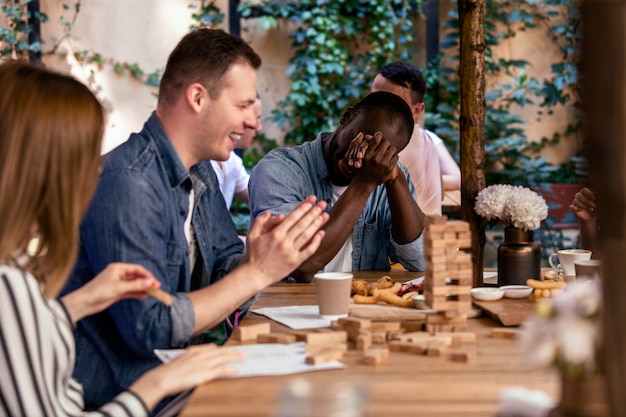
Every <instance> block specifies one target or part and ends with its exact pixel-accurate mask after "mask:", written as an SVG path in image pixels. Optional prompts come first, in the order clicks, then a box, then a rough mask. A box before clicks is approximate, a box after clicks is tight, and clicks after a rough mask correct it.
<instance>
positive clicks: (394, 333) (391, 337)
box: [387, 329, 404, 341]
mask: <svg viewBox="0 0 626 417" xmlns="http://www.w3.org/2000/svg"><path fill="white" fill-rule="evenodd" d="M403 333H404V329H398V330H388V331H387V340H388V341H389V340H394V339H395V338H396V337H398V336H400V335H401V334H403Z"/></svg>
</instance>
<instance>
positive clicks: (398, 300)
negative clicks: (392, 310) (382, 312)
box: [378, 291, 413, 307]
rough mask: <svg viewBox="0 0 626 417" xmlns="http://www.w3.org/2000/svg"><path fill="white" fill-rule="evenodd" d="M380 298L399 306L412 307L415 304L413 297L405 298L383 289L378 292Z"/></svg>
mask: <svg viewBox="0 0 626 417" xmlns="http://www.w3.org/2000/svg"><path fill="white" fill-rule="evenodd" d="M378 299H379V300H381V301H384V302H386V303H389V304H393V305H396V306H398V307H412V306H413V300H411V299H408V300H405V299H404V298H402V297H400V296H399V295H397V294H392V293H390V292H386V291H381V292H380V293H379V294H378Z"/></svg>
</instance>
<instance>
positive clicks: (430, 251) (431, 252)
mask: <svg viewBox="0 0 626 417" xmlns="http://www.w3.org/2000/svg"><path fill="white" fill-rule="evenodd" d="M424 254H425V255H426V256H427V257H428V256H445V254H446V249H445V248H433V247H432V246H424Z"/></svg>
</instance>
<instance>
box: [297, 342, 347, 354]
mask: <svg viewBox="0 0 626 417" xmlns="http://www.w3.org/2000/svg"><path fill="white" fill-rule="evenodd" d="M327 350H340V351H342V352H344V353H345V352H347V351H348V344H347V343H337V344H335V345H306V346H305V347H304V352H305V353H306V354H307V355H315V354H317V353H320V352H325V351H327Z"/></svg>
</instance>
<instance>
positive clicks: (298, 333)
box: [290, 330, 309, 342]
mask: <svg viewBox="0 0 626 417" xmlns="http://www.w3.org/2000/svg"><path fill="white" fill-rule="evenodd" d="M290 334H292V335H294V336H295V337H296V342H306V338H307V335H308V334H309V332H307V331H304V330H294V331H291V332H290Z"/></svg>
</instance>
